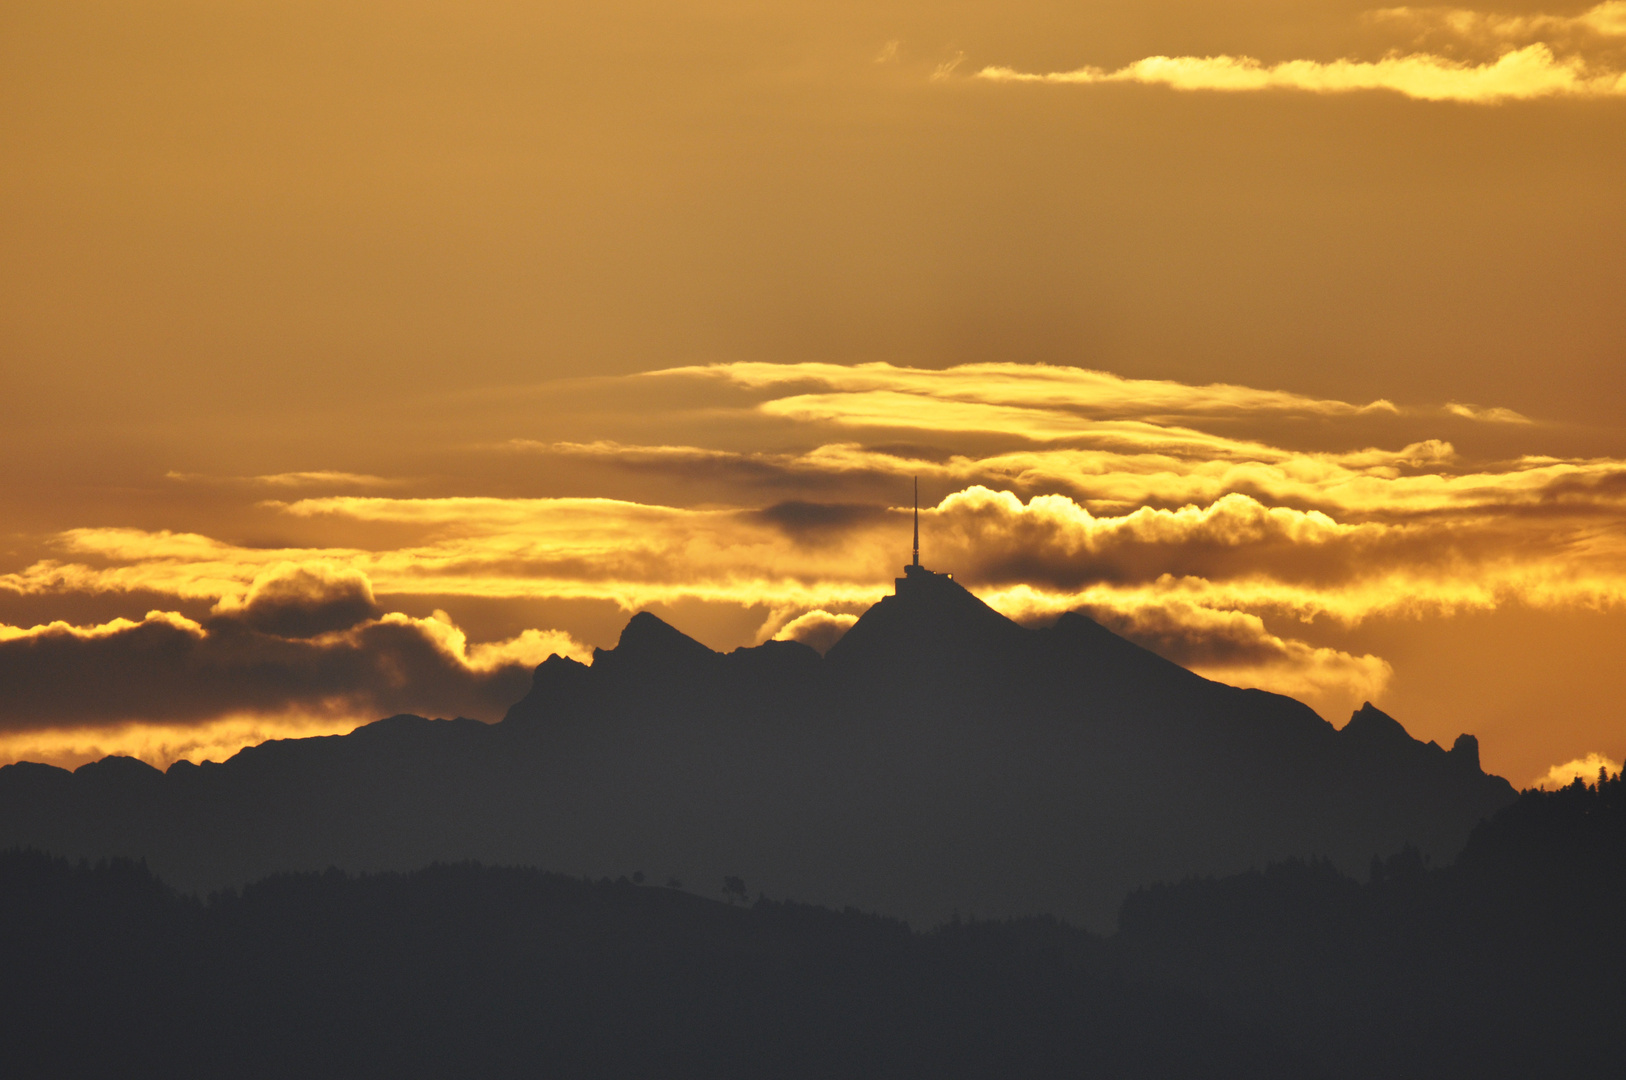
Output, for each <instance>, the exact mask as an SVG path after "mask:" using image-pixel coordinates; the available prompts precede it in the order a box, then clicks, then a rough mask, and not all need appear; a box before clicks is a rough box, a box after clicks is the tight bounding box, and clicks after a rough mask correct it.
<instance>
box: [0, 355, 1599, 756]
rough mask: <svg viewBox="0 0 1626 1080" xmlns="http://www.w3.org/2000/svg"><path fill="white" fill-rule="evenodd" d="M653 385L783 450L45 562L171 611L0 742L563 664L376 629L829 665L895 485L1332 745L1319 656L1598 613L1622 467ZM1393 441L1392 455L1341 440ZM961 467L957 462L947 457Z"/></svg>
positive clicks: (1215, 396)
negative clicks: (760, 646)
mask: <svg viewBox="0 0 1626 1080" xmlns="http://www.w3.org/2000/svg"><path fill="white" fill-rule="evenodd" d="M661 380H667V381H669V382H670V381H672V380H676V381H678V382H681V383H683V384H684V385H686V386H687V387H688V389H687V390H686V391H685V392H686V393H687V394H689V395H690V398H691V400H698V401H701V402H706V403H707V409H708V412H707V415H708V417H710V418H713V419H716V418H722V419H725V420H728V421H729V422H737V423H740V424H751V425H756V426H757V427H758V429H759V430H768V431H772V432H777V433H778V434H777V435H775V436H773V437H772V438H771V439H770V438H763V437H760V436H759V437H754V439H755V441H758V442H759V443H763V442H765V443H767V444H768V445H775V444H777V448H774V449H743V450H742V449H730V448H726V447H719V446H707V445H688V444H656V445H636V444H629V443H625V442H618V441H615V440H612V439H603V440H597V441H591V442H542V441H535V440H518V439H515V440H509V441H506V442H500V443H496V444H493V445H491V446H489V447H487V448H485V449H484V450H482V451H480V452H481V453H485V454H488V455H492V457H493V460H497V459H501V460H504V461H513V460H515V456H516V455H524V456H532V455H535V456H536V457H538V458H540V459H542V460H544V461H546V462H547V463H548V467H549V468H550V469H551V468H553V467H555V466H557V467H560V468H562V469H563V470H565V471H569V470H571V469H573V468H576V467H578V466H580V467H591V468H592V469H594V470H598V471H599V475H602V476H608V477H612V478H613V477H615V476H624V477H627V478H632V479H635V480H637V481H639V482H640V483H643V482H646V481H652V485H651V486H652V487H653V488H655V489H659V490H661V491H663V492H671V493H673V494H674V495H676V493H677V492H679V491H684V490H696V491H702V492H705V493H706V494H705V496H704V497H703V498H699V499H695V500H690V501H684V500H682V499H680V498H673V499H672V501H671V502H656V501H646V500H641V499H637V498H581V497H525V498H521V497H505V496H496V495H485V496H458V497H430V496H423V497H386V496H383V495H380V494H377V493H369V494H359V493H357V494H342V493H335V494H330V495H321V496H318V497H310V498H289V499H283V500H273V501H256V502H254V503H252V504H251V505H252V506H253V508H254V512H255V513H256V514H257V515H259V516H260V517H259V520H260V522H261V524H260V526H259V529H260V531H261V532H262V534H264V535H279V536H282V537H284V539H283V541H282V542H281V543H268V544H261V545H253V544H248V543H242V542H234V541H230V540H226V539H222V538H220V537H217V536H212V535H208V534H205V533H202V532H184V531H168V530H161V529H158V530H153V529H139V528H129V527H101V528H78V529H70V530H66V531H64V532H61V533H58V534H56V535H55V536H53V537H51V538H50V539H49V541H48V548H47V551H46V552H45V555H46V557H43V558H38V559H36V560H35V561H33V562H32V563H30V564H28V565H26V566H24V567H22V568H20V569H17V570H14V571H13V572H11V573H7V574H4V575H0V595H4V594H7V593H9V594H11V595H13V596H15V597H18V598H26V599H28V600H29V601H30V602H31V603H36V604H37V603H39V602H42V601H43V599H46V598H50V597H53V596H60V597H70V596H71V597H92V598H95V597H108V598H117V597H120V596H127V597H131V598H136V597H140V598H143V599H142V601H141V602H142V603H143V604H145V605H146V606H153V605H152V603H151V600H152V598H158V602H159V604H160V605H161V604H162V603H163V598H166V597H168V598H173V607H172V608H169V609H166V608H163V607H160V610H158V611H154V612H152V613H150V614H148V615H146V616H145V617H144V618H141V619H136V618H134V617H133V616H132V617H127V618H125V619H122V620H110V621H106V622H101V623H93V624H89V625H83V626H70V625H67V624H66V623H54V624H50V625H44V626H36V627H32V628H29V629H23V628H20V627H8V628H5V629H3V630H0V675H3V676H4V677H5V679H6V682H7V685H8V686H12V685H14V686H16V687H17V690H16V692H15V693H13V694H11V695H10V696H9V697H8V699H7V701H6V702H4V703H3V704H0V730H4V731H9V732H12V733H13V734H14V735H17V733H27V735H28V738H29V739H32V740H33V742H32V743H30V745H33V746H47V745H48V744H49V745H58V744H60V745H68V743H70V742H71V743H72V745H73V746H84V745H89V744H90V741H92V740H90V739H89V737H87V736H86V735H85V734H84V733H85V732H87V731H89V732H92V733H93V732H94V731H98V730H113V729H114V728H116V727H118V726H119V725H125V726H126V727H127V726H128V725H131V724H138V723H140V724H147V725H150V726H151V730H153V731H157V730H159V729H160V728H162V729H163V730H165V731H169V732H170V734H169V735H165V736H164V738H163V739H161V740H159V741H160V742H162V743H163V745H166V746H171V747H174V746H183V747H186V746H192V747H194V750H188V751H186V752H194V751H195V747H196V746H203V745H206V744H207V745H217V744H219V743H221V742H223V741H229V738H230V737H231V736H230V734H229V732H231V731H237V730H239V728H241V726H242V724H244V723H251V724H258V725H260V726H259V727H258V728H256V729H255V730H264V729H265V725H266V724H271V723H273V722H274V723H276V724H281V725H282V726H283V728H287V729H289V730H292V729H293V728H295V727H300V726H301V725H303V729H305V730H316V729H317V728H321V727H322V726H323V725H325V726H326V727H328V728H335V727H339V726H342V725H343V724H344V723H354V722H359V721H360V720H362V719H369V718H373V717H375V716H379V715H384V714H387V713H391V712H396V711H412V712H418V713H431V714H439V715H452V714H456V713H465V714H471V715H476V716H480V717H483V718H488V719H490V718H495V717H496V716H497V715H500V713H501V712H502V710H503V708H504V707H506V705H507V704H508V703H510V702H511V701H512V700H514V699H515V698H517V697H518V696H519V695H520V694H521V693H523V691H524V687H525V680H526V678H527V677H528V671H529V668H530V666H532V665H534V664H535V663H537V662H539V661H540V660H542V659H544V658H545V657H546V656H547V655H548V654H549V653H550V652H554V651H558V652H563V653H566V654H574V655H578V656H585V655H586V652H587V650H586V648H585V646H583V645H581V644H580V643H579V642H578V641H576V640H575V639H573V638H571V637H569V636H568V635H566V634H563V633H560V632H557V631H551V630H537V629H531V630H526V631H524V632H523V633H516V632H515V631H514V630H512V629H509V630H505V631H504V635H506V636H502V637H501V640H498V641H494V642H490V643H485V644H475V643H470V642H469V641H468V640H467V637H466V635H464V633H463V632H462V631H461V630H459V629H458V628H457V627H456V626H455V625H453V620H452V619H451V618H450V617H437V618H427V619H426V618H411V617H408V616H407V615H405V614H402V613H401V611H400V610H399V609H400V608H401V607H406V608H408V609H410V610H416V611H419V612H422V611H424V610H429V609H430V608H432V607H456V606H457V603H458V601H459V600H466V601H468V602H470V603H478V604H486V605H492V604H518V605H531V606H532V608H533V609H536V610H540V608H537V607H536V606H537V605H549V604H554V605H558V604H565V605H569V604H582V603H590V604H597V605H602V606H605V607H608V608H609V610H610V611H612V612H613V611H614V610H615V609H619V610H620V612H622V613H624V614H625V615H630V614H631V613H632V612H634V611H637V610H640V609H645V608H649V607H656V608H662V609H663V610H678V609H680V608H682V607H683V605H708V606H710V607H712V608H727V609H732V610H735V611H738V612H741V613H742V615H743V616H744V622H745V624H746V625H748V626H752V627H756V632H755V636H754V638H751V640H755V641H762V640H766V639H768V638H774V637H777V638H780V639H785V640H799V641H804V642H806V643H808V644H810V645H813V646H814V647H815V648H818V649H820V650H823V649H827V648H828V647H829V646H830V645H831V644H833V643H834V641H836V640H837V639H838V638H839V637H840V635H841V634H842V633H844V632H845V630H846V628H847V627H848V626H850V625H851V623H852V622H853V620H854V618H855V617H856V615H857V614H858V613H859V612H861V611H862V610H863V609H864V608H865V607H866V606H867V605H869V604H871V603H873V602H875V601H876V600H878V599H879V598H880V597H882V596H883V595H885V594H886V593H887V592H888V591H890V588H891V580H892V578H893V577H894V576H895V575H896V572H897V567H898V565H899V564H900V563H901V562H903V561H904V560H905V559H906V558H907V552H908V537H909V534H910V509H909V507H908V506H907V505H904V501H905V500H906V499H907V498H908V493H909V491H910V490H911V488H910V484H911V480H912V479H913V478H916V477H918V478H919V479H920V482H921V485H922V490H923V491H924V492H926V493H927V498H926V499H925V501H924V505H922V507H921V511H920V518H921V532H922V543H923V547H924V554H925V561H926V562H927V563H928V564H929V565H931V566H933V567H935V568H937V569H943V570H949V571H952V572H954V574H955V576H956V579H957V580H959V581H961V582H963V583H965V584H966V585H967V586H968V587H970V588H972V589H974V590H976V591H977V593H978V594H979V595H980V596H982V597H983V598H984V599H986V600H987V601H988V602H989V603H990V604H992V605H993V606H994V607H996V608H997V609H999V610H1001V611H1003V612H1005V613H1006V614H1008V615H1010V616H1012V617H1013V618H1016V619H1019V620H1023V621H1027V622H1030V623H1043V622H1045V621H1047V620H1049V619H1053V618H1054V617H1056V616H1057V615H1059V614H1060V613H1061V612H1064V611H1082V612H1085V613H1088V614H1090V615H1091V616H1093V617H1094V618H1096V619H1098V620H1100V621H1101V622H1102V623H1104V624H1105V625H1107V626H1109V627H1111V628H1112V629H1114V630H1116V631H1118V632H1120V633H1123V634H1124V635H1126V636H1128V637H1130V638H1131V639H1133V640H1136V641H1139V642H1141V643H1142V644H1145V645H1147V646H1148V647H1151V648H1153V649H1155V650H1157V651H1158V652H1160V653H1161V654H1163V655H1164V656H1167V657H1170V658H1171V659H1174V660H1176V661H1178V662H1180V663H1182V664H1185V665H1187V666H1189V667H1191V668H1192V669H1194V670H1196V671H1199V672H1201V673H1202V674H1205V675H1208V676H1210V677H1213V678H1216V679H1221V680H1223V681H1227V682H1232V683H1237V684H1241V685H1250V686H1260V687H1264V688H1266V689H1272V690H1277V691H1280V692H1284V693H1290V694H1293V695H1295V696H1298V697H1301V698H1303V699H1305V700H1307V701H1309V702H1311V703H1312V704H1314V705H1316V706H1317V707H1318V708H1321V709H1322V710H1323V711H1324V712H1325V713H1326V714H1327V715H1329V716H1336V715H1337V714H1338V713H1340V712H1342V711H1343V710H1344V709H1346V708H1348V707H1352V704H1353V703H1358V702H1360V701H1361V700H1365V699H1377V698H1380V697H1381V696H1382V694H1383V693H1384V691H1385V689H1386V688H1387V687H1388V686H1389V685H1390V683H1391V681H1392V679H1393V678H1394V674H1395V672H1394V668H1393V666H1392V664H1391V662H1390V661H1389V660H1388V659H1386V658H1384V657H1382V656H1379V655H1375V654H1373V653H1371V652H1369V651H1367V650H1365V649H1359V648H1339V647H1335V646H1334V645H1333V644H1329V642H1328V639H1327V635H1326V630H1327V628H1329V627H1330V628H1333V629H1335V630H1336V629H1337V628H1344V629H1349V628H1356V627H1360V626H1362V625H1363V624H1366V623H1369V622H1371V621H1372V620H1375V619H1419V618H1425V619H1426V618H1440V617H1450V616H1453V615H1458V614H1462V613H1467V612H1488V611H1494V610H1496V609H1498V608H1500V607H1504V606H1508V605H1518V606H1521V607H1524V608H1531V609H1541V610H1549V611H1557V610H1608V609H1614V608H1619V607H1621V606H1623V605H1626V529H1623V528H1622V527H1621V524H1620V522H1621V520H1622V511H1623V510H1626V462H1623V461H1620V460H1616V459H1613V458H1563V457H1554V456H1551V455H1543V454H1536V453H1518V452H1515V453H1513V454H1511V455H1505V454H1504V455H1499V456H1497V457H1486V456H1483V455H1481V456H1478V457H1469V456H1467V455H1465V454H1464V453H1462V452H1461V451H1459V450H1458V449H1457V448H1456V447H1455V446H1454V445H1453V444H1452V443H1451V442H1449V441H1447V440H1446V439H1444V438H1442V437H1439V435H1438V434H1433V433H1432V432H1434V431H1436V430H1437V429H1438V428H1440V427H1446V428H1449V430H1453V431H1457V432H1463V431H1468V432H1469V435H1470V438H1475V436H1474V435H1473V433H1474V432H1479V431H1484V432H1489V433H1492V434H1493V435H1494V437H1495V438H1496V439H1499V440H1503V444H1505V445H1512V446H1515V447H1516V446H1518V445H1519V444H1520V443H1519V440H1523V439H1527V438H1531V437H1533V436H1536V435H1539V433H1540V432H1541V431H1542V430H1543V429H1542V426H1541V425H1540V424H1538V423H1532V422H1529V421H1528V420H1527V419H1526V418H1524V417H1521V416H1519V415H1518V414H1517V413H1513V412H1512V411H1510V410H1506V409H1499V408H1496V407H1494V406H1469V405H1462V404H1460V403H1448V404H1446V405H1441V406H1432V407H1418V406H1399V405H1395V404H1393V403H1390V402H1388V401H1381V400H1380V401H1374V402H1369V403H1364V404H1360V403H1349V402H1340V401H1332V400H1326V399H1318V398H1313V397H1309V396H1304V395H1296V394H1291V393H1285V392H1278V391H1267V390H1256V389H1253V388H1249V387H1239V386H1232V385H1215V386H1186V385H1183V384H1180V383H1176V382H1172V381H1167V380H1129V379H1122V378H1119V377H1117V376H1114V375H1110V374H1106V373H1101V372H1092V371H1085V370H1079V369H1065V368H1055V367H1046V366H1031V367H1027V366H1022V365H1012V364H985V365H972V366H966V367H961V368H951V369H947V370H944V371H923V370H918V369H911V368H900V367H896V366H893V365H887V364H869V365H861V366H859V367H855V368H841V367H837V366H834V365H828V364H813V365H783V366H772V365H761V364H750V365H719V366H713V367H705V368H686V369H678V370H675V371H663V372H654V373H649V374H646V375H638V376H631V377H628V378H627V379H625V380H621V381H620V382H619V383H616V384H615V385H616V386H617V387H623V386H634V385H636V386H649V385H652V384H659V382H660V381H661ZM697 393H698V394H699V397H698V398H695V397H694V395H695V394H697ZM708 394H709V395H711V397H710V398H708V396H707V395H708ZM742 395H743V397H742ZM1284 418H1285V419H1286V420H1290V421H1291V422H1292V423H1293V424H1299V425H1303V424H1304V423H1306V422H1311V421H1313V423H1314V428H1313V429H1312V430H1314V431H1315V432H1316V433H1317V437H1318V438H1319V439H1321V440H1322V442H1323V443H1328V444H1332V445H1333V446H1336V445H1337V443H1338V441H1339V440H1338V439H1337V438H1336V437H1331V436H1329V434H1328V433H1329V432H1331V433H1334V435H1336V433H1338V432H1340V431H1345V430H1347V431H1348V432H1349V433H1350V434H1349V435H1348V436H1347V437H1345V438H1344V439H1343V448H1333V449H1306V448H1303V447H1294V446H1290V445H1283V444H1282V441H1281V440H1280V439H1278V438H1273V437H1271V436H1270V432H1271V431H1278V432H1279V431H1282V430H1287V431H1292V430H1304V428H1302V426H1301V427H1300V428H1292V427H1289V428H1285V429H1282V428H1277V429H1273V428H1270V427H1268V426H1266V427H1260V426H1259V425H1261V424H1264V425H1269V424H1278V423H1281V422H1283V421H1284ZM764 425H766V427H764ZM1373 425H1378V426H1377V427H1374V426H1373ZM1452 425H1455V426H1454V427H1452ZM1395 432H1405V433H1406V435H1405V437H1404V438H1403V439H1399V440H1396V441H1395V442H1393V443H1391V444H1388V445H1381V444H1380V445H1374V444H1373V443H1372V442H1370V441H1367V440H1368V438H1369V437H1371V436H1372V435H1373V434H1374V433H1377V434H1379V435H1382V434H1385V433H1387V434H1389V435H1391V436H1392V435H1393V434H1394V433H1395ZM967 433H972V434H974V435H975V445H977V446H979V447H980V448H981V449H980V451H979V452H977V453H968V452H965V450H963V449H961V447H962V446H963V445H964V439H963V437H964V436H966V435H967ZM832 436H834V437H832ZM1507 440H1513V441H1512V442H1511V443H1507ZM313 475H316V474H313ZM321 475H328V474H321ZM341 490H342V489H341ZM719 494H720V495H721V496H722V497H721V498H720V497H719ZM295 537H298V538H301V539H295ZM329 538H331V539H332V540H334V541H336V540H338V539H339V538H342V540H343V542H342V543H339V542H323V541H324V540H327V539H329ZM188 605H190V606H188ZM183 608H184V609H185V610H187V611H190V612H191V615H190V616H186V615H182V614H180V613H179V612H180V611H181V610H182V609H183ZM558 610H564V609H558ZM611 621H613V619H612V620H611ZM678 621H679V622H680V623H681V621H682V620H681V619H679V620H678ZM598 632H599V633H602V632H603V631H602V629H601V630H600V631H598ZM494 636H495V635H494ZM746 637H748V638H749V637H750V634H749V631H747V632H746ZM736 643H742V642H736ZM717 644H720V645H721V644H724V643H722V642H718V643H717ZM725 647H726V645H725ZM166 725H167V726H166ZM222 725H224V726H222ZM233 725H237V726H236V727H234V726H233ZM290 725H291V726H290ZM312 725H315V727H312ZM217 728H218V732H217V734H207V733H208V732H210V731H216V729H217ZM132 730H133V729H132ZM194 731H195V732H197V733H198V734H197V736H196V738H195V739H194V738H193V737H192V736H191V735H189V734H188V733H189V732H194ZM48 732H56V733H58V734H57V736H53V738H56V739H57V742H56V743H51V740H50V739H47V738H46V737H45V733H48ZM68 732H78V733H79V734H76V735H73V736H72V737H71V738H70V737H69V735H68V734H65V733H68ZM177 733H178V734H177ZM220 733H225V734H220ZM18 737H21V736H20V735H18ZM64 740H66V741H64ZM165 740H167V741H165ZM188 740H191V741H188ZM8 745H9V744H8ZM4 752H5V749H4V747H3V746H0V755H3V754H4ZM64 752H66V751H64ZM195 752H203V751H195Z"/></svg>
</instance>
